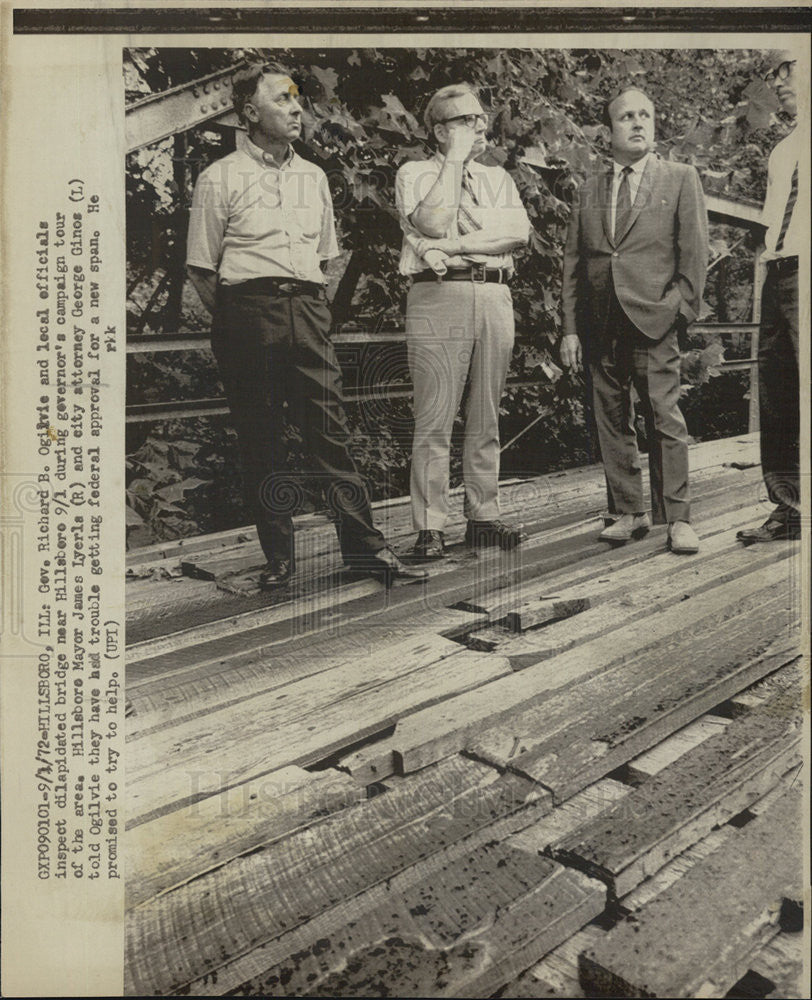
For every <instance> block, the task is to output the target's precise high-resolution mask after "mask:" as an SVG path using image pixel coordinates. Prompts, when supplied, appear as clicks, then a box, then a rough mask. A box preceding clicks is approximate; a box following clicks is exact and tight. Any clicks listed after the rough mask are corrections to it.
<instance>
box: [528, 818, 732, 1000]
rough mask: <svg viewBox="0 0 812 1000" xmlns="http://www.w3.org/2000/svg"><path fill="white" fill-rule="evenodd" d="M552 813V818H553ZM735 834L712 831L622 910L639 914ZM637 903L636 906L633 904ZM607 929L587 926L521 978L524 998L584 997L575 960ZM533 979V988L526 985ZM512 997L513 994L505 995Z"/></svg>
mask: <svg viewBox="0 0 812 1000" xmlns="http://www.w3.org/2000/svg"><path fill="white" fill-rule="evenodd" d="M556 811H557V810H554V811H553V813H552V814H551V815H555V812H556ZM734 834H735V830H734V828H733V827H732V826H723V827H721V828H720V829H719V830H714V831H713V833H711V834H710V835H709V836H708V837H706V838H705V840H703V841H701V842H700V843H699V844H696V845H694V846H693V847H692V848H690V849H689V850H688V851H686V852H685V853H684V854H680V855H679V857H676V858H674V859H672V860H671V861H670V862H669V863H668V864H667V865H666V866H665V867H664V868H662V869H661V870H660V871H659V872H657V873H656V874H655V875H653V876H652V877H651V878H650V879H648V880H647V881H646V882H644V883H643V885H642V886H640V887H639V888H637V889H636V890H635V891H634V892H633V893H632V894H631V896H628V897H626V898H625V899H624V900H623V908H624V909H625V910H627V911H628V910H632V911H634V910H638V909H640V908H641V907H642V906H644V905H645V903H647V902H648V901H649V900H650V899H654V898H655V897H656V896H657V895H659V894H660V893H661V892H663V891H665V889H667V888H669V887H670V886H672V885H674V884H675V883H676V882H677V881H678V880H679V879H680V878H682V876H683V875H684V874H685V873H686V872H688V871H690V870H691V868H693V867H694V865H696V864H698V863H699V862H700V861H703V860H704V859H705V858H707V857H708V856H709V855H710V854H711V853H713V851H716V850H719V849H720V848H721V847H722V846H723V845H724V844H725V843H726V841H727V839H728V838H729V837H732V836H733V835H734ZM635 899H637V902H636V903H633V902H632V900H635ZM608 930H609V928H608V927H604V926H600V925H599V924H598V923H592V924H588V925H587V926H586V927H584V928H583V930H580V931H578V932H577V933H576V934H574V935H573V936H572V937H571V938H569V939H568V940H566V941H564V942H563V943H562V944H560V945H559V946H558V947H557V948H554V949H553V950H552V951H551V952H550V953H549V954H548V955H545V956H544V958H542V960H541V961H540V962H538V963H537V964H536V965H534V966H533V967H532V968H531V969H528V971H527V973H526V975H525V976H524V977H522V979H523V981H524V982H525V983H526V992H524V993H523V994H522V995H524V996H540V997H584V996H586V995H587V994H585V993H584V991H583V990H582V988H581V984H580V982H579V980H578V960H579V956H580V955H581V953H582V952H585V951H588V950H589V949H591V948H594V947H595V946H596V945H598V944H599V942H601V941H603V939H604V938H605V937H606V934H607V932H608ZM528 979H532V981H533V984H532V985H531V984H530V983H527V980H528ZM508 995H510V996H513V993H510V994H508Z"/></svg>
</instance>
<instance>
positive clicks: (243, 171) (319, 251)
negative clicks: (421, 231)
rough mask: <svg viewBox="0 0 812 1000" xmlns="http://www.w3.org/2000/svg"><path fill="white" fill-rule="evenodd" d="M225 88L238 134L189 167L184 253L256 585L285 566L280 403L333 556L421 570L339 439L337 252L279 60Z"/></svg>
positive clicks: (386, 572) (321, 187) (389, 574)
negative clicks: (325, 521)
mask: <svg viewBox="0 0 812 1000" xmlns="http://www.w3.org/2000/svg"><path fill="white" fill-rule="evenodd" d="M232 96H233V102H234V109H235V111H236V112H237V114H238V115H239V117H240V120H241V121H242V122H243V124H244V125H245V126H246V128H247V133H248V134H247V138H243V140H242V143H241V145H240V146H239V148H238V149H237V150H236V151H235V152H233V153H231V154H229V155H228V156H225V157H223V158H222V159H220V160H218V161H216V162H215V163H213V164H212V165H211V166H210V167H208V168H207V169H206V170H204V171H203V173H202V174H201V175H200V177H199V179H198V181H197V185H196V187H195V192H194V198H193V202H192V209H191V216H190V220H189V237H188V247H187V261H186V262H187V267H188V271H189V276H190V278H191V280H192V283H193V284H194V286H195V288H196V289H197V292H198V294H199V295H200V298H201V300H202V302H203V304H204V305H205V306H206V307H207V308H208V309H209V310H210V312H211V313H212V329H211V343H212V351H213V353H214V355H215V357H216V359H217V363H218V366H219V369H220V375H221V378H222V381H223V385H224V387H225V391H226V396H227V397H228V403H229V408H230V410H231V415H232V419H233V422H234V425H235V427H236V430H237V437H238V441H239V447H240V453H241V458H242V471H243V480H244V487H245V497H246V503H247V506H248V509H249V510H250V511H251V514H252V516H253V518H254V520H255V522H256V526H257V534H258V536H259V541H260V544H261V546H262V550H263V552H264V554H265V558H266V559H267V565H266V566H265V568H264V569H263V570H262V572H261V574H260V587H261V588H262V589H266V590H268V589H273V588H276V587H280V586H283V585H284V584H286V583H287V582H288V580H289V579H290V577H291V575H292V573H293V572H294V567H295V553H294V540H293V525H292V517H291V514H292V505H291V503H290V499H291V488H292V486H293V483H292V479H295V477H292V476H289V475H286V470H287V459H288V456H287V448H286V445H285V442H284V440H283V435H282V430H283V419H284V416H285V405H286V404H287V415H288V419H289V420H290V421H291V422H292V423H293V424H295V425H296V426H297V428H298V429H299V431H300V432H301V434H302V437H303V439H304V441H305V445H306V447H307V449H308V451H309V452H310V454H311V455H312V457H313V460H314V462H315V473H313V472H308V473H307V474H306V475H307V476H308V478H311V479H312V478H314V477H315V479H316V480H317V485H320V486H321V488H322V489H323V491H324V492H325V494H326V496H327V499H328V502H329V504H330V507H331V509H332V511H333V513H334V514H335V517H336V532H337V534H338V539H339V544H340V546H341V552H342V555H343V557H344V561H345V562H346V563H347V564H348V565H349V566H351V567H353V568H356V569H359V570H361V571H366V572H369V573H372V574H376V575H381V576H383V577H384V578H385V580H386V582H387V583H389V582H391V580H392V579H394V578H396V577H400V578H406V579H422V578H424V577H425V576H426V573H425V571H424V570H421V569H415V568H410V567H407V566H405V565H404V564H403V563H402V562H401V561H400V560H399V559H398V558H397V556H396V555H395V553H394V552H393V551H392V550H391V549H390V548H389V547H388V546H387V544H386V542H385V540H384V538H383V535H382V534H381V532H380V531H378V529H376V528H375V527H374V526H373V523H372V512H371V509H370V503H369V498H368V495H367V491H366V486H365V484H364V482H363V480H362V479H361V477H360V476H359V474H358V472H357V470H356V467H355V463H354V462H353V459H352V457H351V456H350V454H349V452H348V450H347V439H348V433H347V427H346V418H345V414H344V408H343V403H342V399H341V381H340V379H341V376H340V371H339V368H338V364H337V362H336V357H335V352H334V349H333V347H332V344H331V343H330V341H329V339H328V334H329V329H330V322H331V317H330V310H329V308H328V305H327V302H326V298H325V291H324V276H323V273H322V269H321V263H322V261H324V260H326V259H328V258H330V257H335V256H337V255H338V246H337V243H336V236H335V225H334V219H333V206H332V201H331V198H330V192H329V187H328V184H327V178H326V176H325V174H324V172H323V171H322V170H321V169H320V168H319V167H317V166H315V165H314V164H312V163H309V162H308V161H306V160H304V159H302V158H301V157H300V156H298V155H297V153H296V152H294V150H293V147H292V145H291V144H292V142H293V141H294V140H296V139H298V138H299V137H300V135H301V131H302V110H301V106H300V104H299V102H298V101H297V89H296V86H295V84H294V83H293V81H292V80H291V79H290V78H289V76H288V75H287V74H286V73H284V72H282V71H279V70H277V69H276V68H273V67H270V66H268V65H265V64H261V63H256V64H253V65H251V66H249V67H247V68H245V69H241V70H239V71H237V72H236V73H235V74H234V77H233V90H232ZM295 492H296V490H295V489H293V493H294V494H295Z"/></svg>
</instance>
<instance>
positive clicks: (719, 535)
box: [472, 505, 763, 634]
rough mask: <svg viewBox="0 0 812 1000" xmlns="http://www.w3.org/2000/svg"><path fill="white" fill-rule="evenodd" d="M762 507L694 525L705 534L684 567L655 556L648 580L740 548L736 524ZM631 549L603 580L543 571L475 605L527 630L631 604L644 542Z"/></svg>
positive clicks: (494, 619)
mask: <svg viewBox="0 0 812 1000" xmlns="http://www.w3.org/2000/svg"><path fill="white" fill-rule="evenodd" d="M760 511H761V506H760V505H750V506H749V507H745V508H742V509H740V510H735V511H732V512H731V511H725V513H723V514H722V515H720V516H718V517H714V518H709V519H707V520H704V521H701V522H700V523H698V524H697V525H696V528H697V533H698V534H699V536H700V538H701V539H702V547H701V549H700V552H699V554H698V555H697V556H696V557H695V558H693V559H691V560H690V561H688V562H684V563H683V565H682V566H681V567H677V566H675V565H674V561H673V560H670V559H669V560H665V561H664V560H660V559H656V560H654V561H653V562H652V563H651V565H650V566H649V567H648V572H647V574H646V582H647V583H649V582H650V581H651V580H652V579H653V578H661V577H664V576H668V577H669V578H670V577H672V576H673V574H674V573H675V572H679V571H680V569H681V570H685V571H688V573H691V572H696V570H697V569H698V568H699V566H700V564H702V563H706V562H708V561H709V560H711V559H712V558H714V557H716V556H717V555H718V554H720V553H725V552H728V551H729V552H736V551H741V545H740V544H739V543H737V542H736V540H735V537H734V535H735V529H736V528H737V527H738V526H739V525H742V524H749V523H750V522H751V521H752V520H753V519H755V518H757V517H758V516H759V513H760ZM658 544H659V543H658ZM628 551H629V553H630V554H631V553H632V552H635V553H638V558H633V559H632V560H630V561H628V562H627V563H626V564H625V565H620V566H614V565H613V566H612V570H611V572H610V573H608V574H607V575H605V576H604V577H603V578H602V579H595V578H594V577H590V578H587V579H586V580H585V579H583V570H582V569H581V568H578V569H576V570H575V571H574V572H573V571H570V572H569V573H568V572H567V571H566V570H565V571H564V572H562V573H557V574H556V575H555V577H554V578H553V579H550V578H549V577H548V576H546V575H545V577H544V578H543V579H541V580H538V581H534V582H533V583H531V584H530V585H529V586H525V587H524V588H523V589H519V588H516V590H515V592H513V593H508V594H505V593H503V592H502V591H499V592H497V593H495V594H494V595H493V597H492V598H491V599H490V600H489V601H488V600H486V601H483V603H482V605H481V606H480V607H478V608H476V609H475V610H478V611H483V612H487V614H488V615H489V617H490V620H491V623H497V622H499V621H503V622H504V623H505V624H506V625H507V627H508V628H510V629H512V630H513V631H526V630H527V629H530V628H536V627H537V626H538V625H541V624H545V623H547V622H552V621H554V620H555V619H557V618H568V617H571V616H572V615H574V614H580V613H581V612H582V611H587V610H589V608H590V607H594V606H596V605H597V604H599V603H603V602H605V601H606V600H608V599H609V598H610V597H612V596H614V595H621V596H627V597H628V599H629V603H631V601H632V595H631V594H629V593H628V590H629V588H634V587H638V589H639V584H640V564H639V551H640V547H639V546H636V545H635V546H630V547H629V549H628ZM646 554H648V550H646ZM762 554H763V553H762ZM692 592H694V590H693V588H692ZM472 610H474V609H472ZM545 634H546V633H545Z"/></svg>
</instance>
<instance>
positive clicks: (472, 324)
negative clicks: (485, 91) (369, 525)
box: [395, 84, 530, 560]
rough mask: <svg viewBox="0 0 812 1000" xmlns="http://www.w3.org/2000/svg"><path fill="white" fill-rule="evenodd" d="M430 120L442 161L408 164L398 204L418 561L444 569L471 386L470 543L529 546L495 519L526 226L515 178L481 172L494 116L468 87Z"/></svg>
mask: <svg viewBox="0 0 812 1000" xmlns="http://www.w3.org/2000/svg"><path fill="white" fill-rule="evenodd" d="M424 121H425V124H426V129H427V132H428V135H429V139H430V140H431V141H432V142H433V143H434V144H435V145H436V147H437V153H436V154H435V155H434V156H433V157H432V158H431V159H429V160H420V161H411V162H407V163H404V164H403V165H402V166H401V168H400V169H399V171H398V174H397V180H396V185H395V188H396V200H397V208H398V212H399V215H400V220H401V226H402V228H403V233H404V239H403V247H402V250H401V257H400V271H401V273H402V274H407V275H411V277H412V279H413V281H412V287H411V289H410V290H409V294H408V298H407V304H406V340H407V347H408V354H409V368H410V371H411V376H412V382H413V385H414V420H415V426H414V440H413V447H412V466H411V503H412V521H413V525H414V528H415V530H416V531H417V533H418V534H417V540H416V542H415V546H414V556H415V558H417V559H420V560H433V559H442V558H443V557H444V555H445V527H446V520H447V518H448V511H449V503H448V492H449V457H450V447H451V432H452V428H453V425H454V418H455V416H456V414H457V411H458V410H459V407H460V403H461V401H462V396H463V390H464V389H465V386H466V382H467V381H469V380H470V385H469V396H468V403H467V408H466V413H465V435H464V440H463V454H462V463H463V479H464V484H465V500H464V513H465V516H466V518H467V527H466V532H465V540H466V542H467V544H468V545H469V546H472V547H480V546H499V547H500V548H502V549H512V548H514V547H515V546H516V545H518V544H519V543H520V542H521V541H522V539H523V535H522V533H521V531H520V529H519V528H517V527H514V526H511V525H508V524H505V522H504V521H502V520H501V519H500V517H499V495H498V494H499V488H498V480H499V402H500V399H501V397H502V393H503V391H504V387H505V379H506V377H507V370H508V365H509V364H510V358H511V353H512V348H513V339H514V318H513V300H512V297H511V294H510V288H509V285H508V282H509V279H510V277H511V275H512V273H513V251H514V250H516V249H517V248H518V247H521V246H523V245H525V244H526V243H527V239H528V236H529V231H530V222H529V219H528V217H527V213H526V212H525V209H524V206H523V205H522V203H521V199H520V198H519V194H518V191H517V190H516V186H515V184H514V183H513V181H512V179H511V177H510V175H509V174H508V173H507V172H506V171H505V170H503V169H502V168H501V167H498V166H486V165H485V164H482V163H478V162H477V157H478V156H480V155H481V154H482V153H484V152H485V150H486V148H487V141H486V138H485V135H486V132H487V128H488V117H487V115H486V113H485V112H484V111H483V109H482V105H481V104H480V102H479V98H478V97H477V94H476V92H475V91H474V90H473V88H471V87H470V86H468V85H467V84H452V85H451V86H448V87H443V88H442V89H441V90H438V91H437V92H436V93H435V94H434V95H433V96H432V97H431V99H430V100H429V102H428V105H427V106H426V110H425V114H424Z"/></svg>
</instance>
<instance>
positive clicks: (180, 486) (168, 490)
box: [155, 478, 206, 503]
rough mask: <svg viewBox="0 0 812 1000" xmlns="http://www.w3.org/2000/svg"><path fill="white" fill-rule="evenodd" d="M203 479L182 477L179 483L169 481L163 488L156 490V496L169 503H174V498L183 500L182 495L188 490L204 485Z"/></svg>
mask: <svg viewBox="0 0 812 1000" xmlns="http://www.w3.org/2000/svg"><path fill="white" fill-rule="evenodd" d="M205 485H206V480H205V479H195V478H190V479H184V480H183V482H180V483H171V484H170V485H169V486H165V487H164V488H163V489H160V490H156V491H155V492H156V494H157V496H159V497H161V499H162V500H166V501H168V502H169V503H174V502H175V501H176V500H183V498H184V496H185V495H186V494H187V493H188V492H189V491H190V490H196V489H197V488H198V486H205Z"/></svg>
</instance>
